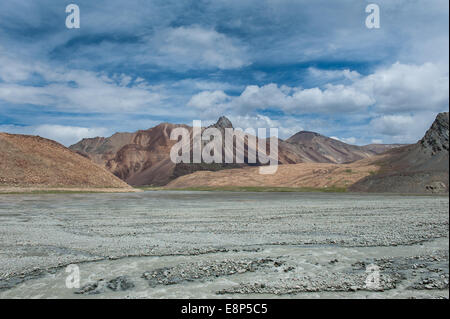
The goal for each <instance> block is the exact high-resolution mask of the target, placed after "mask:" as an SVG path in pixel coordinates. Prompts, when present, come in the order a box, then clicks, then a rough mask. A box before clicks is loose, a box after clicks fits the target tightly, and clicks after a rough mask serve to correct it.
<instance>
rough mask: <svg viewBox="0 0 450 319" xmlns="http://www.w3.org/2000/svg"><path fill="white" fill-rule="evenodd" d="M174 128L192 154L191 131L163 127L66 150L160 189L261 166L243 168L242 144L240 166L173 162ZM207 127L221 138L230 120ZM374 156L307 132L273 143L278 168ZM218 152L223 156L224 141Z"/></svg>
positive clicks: (129, 180)
mask: <svg viewBox="0 0 450 319" xmlns="http://www.w3.org/2000/svg"><path fill="white" fill-rule="evenodd" d="M180 126H182V127H185V128H187V129H188V130H189V133H190V136H191V150H192V134H193V130H192V127H189V126H186V125H174V124H168V123H163V124H160V125H158V126H156V127H154V128H151V129H148V130H143V131H138V132H136V133H116V134H114V135H113V136H111V137H109V138H103V137H97V138H90V139H83V140H82V141H80V142H79V143H77V144H75V145H72V146H71V147H70V148H71V149H72V150H74V151H77V152H79V153H80V154H82V155H84V156H86V157H88V158H91V159H92V160H93V161H94V162H96V163H97V164H99V165H102V166H104V167H105V168H106V169H108V170H109V171H110V172H112V173H113V174H114V175H116V176H118V177H119V178H121V179H122V180H124V181H126V182H127V183H129V184H131V185H138V186H140V185H165V184H167V183H168V182H169V181H171V180H173V179H175V178H177V177H180V176H184V175H187V174H191V173H193V172H196V171H220V170H223V169H234V168H242V167H245V166H248V165H250V166H259V165H261V163H260V162H259V160H258V161H257V163H254V164H248V150H247V147H248V143H247V141H246V142H245V151H244V154H243V157H244V163H243V164H240V163H234V164H216V163H214V164H206V163H199V164H194V163H179V164H174V163H172V161H171V160H170V149H171V147H172V146H173V145H174V144H175V143H176V142H175V141H171V140H170V133H171V132H172V130H173V129H174V128H176V127H180ZM210 127H215V128H218V129H219V130H220V131H221V132H222V136H224V135H223V132H224V130H225V129H226V128H233V125H232V123H231V122H230V120H228V119H227V118H226V117H224V116H222V117H221V118H220V119H219V120H218V121H217V123H215V124H214V125H211V126H210ZM204 129H206V128H203V130H204ZM237 134H240V133H237ZM205 144H206V142H203V145H205ZM266 144H267V146H266V148H267V149H268V150H270V148H269V144H270V143H269V140H266ZM381 148H382V147H381ZM233 153H234V154H236V145H233ZM376 153H378V152H375V151H373V150H364V149H363V148H361V147H359V146H353V145H348V144H345V143H342V142H340V141H337V140H334V139H331V138H327V137H325V136H322V135H319V134H316V133H311V132H300V133H298V134H296V135H294V136H293V137H291V138H290V139H289V140H287V141H283V140H280V139H279V140H278V162H279V164H296V163H316V162H320V163H343V162H351V161H355V160H358V159H362V158H367V157H369V156H373V155H375V154H376ZM222 154H225V144H224V141H223V147H222ZM191 159H192V154H191Z"/></svg>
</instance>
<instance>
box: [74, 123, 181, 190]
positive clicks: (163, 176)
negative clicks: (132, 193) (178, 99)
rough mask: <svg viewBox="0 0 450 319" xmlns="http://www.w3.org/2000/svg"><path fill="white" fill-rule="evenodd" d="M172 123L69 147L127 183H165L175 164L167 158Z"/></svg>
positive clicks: (99, 138)
mask: <svg viewBox="0 0 450 319" xmlns="http://www.w3.org/2000/svg"><path fill="white" fill-rule="evenodd" d="M176 127H186V128H188V127H187V126H185V125H175V124H169V123H162V124H160V125H158V126H156V127H153V128H151V129H148V130H141V131H137V132H135V133H116V134H114V135H113V136H111V137H108V138H103V137H97V138H90V139H83V140H82V141H80V142H78V143H77V144H75V145H72V146H71V147H70V149H72V150H74V151H77V152H79V153H81V154H83V155H85V156H87V157H89V158H91V159H92V160H93V161H94V162H96V163H98V164H99V165H102V166H104V167H105V168H106V169H108V170H109V171H110V172H112V173H113V174H114V175H116V176H117V177H119V178H120V179H122V180H124V181H126V182H127V183H129V184H130V185H152V184H153V185H162V184H166V183H167V182H168V181H169V180H170V177H171V176H172V174H173V171H174V169H175V164H174V163H172V161H171V160H170V149H171V147H172V146H173V145H174V144H175V143H176V141H171V140H170V133H171V132H172V130H173V129H174V128H176Z"/></svg>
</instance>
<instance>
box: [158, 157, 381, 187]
mask: <svg viewBox="0 0 450 319" xmlns="http://www.w3.org/2000/svg"><path fill="white" fill-rule="evenodd" d="M377 170H378V166H376V165H373V164H371V159H364V160H361V161H358V162H355V163H351V164H328V163H301V164H287V165H280V166H279V167H278V171H277V172H276V173H275V174H273V175H261V174H259V169H258V168H257V167H246V168H241V169H230V170H223V171H219V172H195V173H193V174H190V175H186V176H182V177H179V178H177V179H176V180H174V181H172V182H171V183H169V184H168V185H167V186H166V187H167V188H170V189H176V188H189V187H222V186H242V187H312V188H327V187H329V188H332V187H333V188H336V187H338V188H346V187H348V186H350V185H352V184H353V183H355V182H357V181H359V180H360V179H362V178H364V177H366V176H369V175H371V174H375V173H376V172H377Z"/></svg>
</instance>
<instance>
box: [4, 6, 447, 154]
mask: <svg viewBox="0 0 450 319" xmlns="http://www.w3.org/2000/svg"><path fill="white" fill-rule="evenodd" d="M0 1H1V10H0V131H7V132H12V133H25V134H36V135H41V136H44V137H47V138H51V139H55V140H57V141H59V142H61V143H63V144H65V145H70V144H72V143H75V142H76V141H78V140H80V139H81V138H84V137H93V136H109V135H111V134H113V133H114V132H117V131H135V130H138V129H146V128H149V127H152V126H154V125H156V124H158V123H160V122H163V121H164V122H173V123H187V124H190V123H192V120H203V121H205V122H207V123H210V122H213V121H215V120H216V119H217V118H218V117H219V116H220V115H226V116H228V117H229V118H230V119H231V120H232V122H233V123H234V124H235V126H238V127H242V128H250V127H253V128H258V127H278V128H279V131H280V136H281V137H282V138H286V137H289V136H290V135H291V134H294V133H295V132H297V131H300V130H310V131H316V132H319V133H322V134H325V135H328V136H332V137H335V138H338V139H341V140H343V141H346V142H349V143H354V144H368V143H372V142H376V143H381V142H383V143H412V142H415V141H417V140H418V139H419V138H421V137H422V135H423V134H424V132H425V130H426V129H427V128H428V127H429V125H430V124H431V123H432V121H433V120H434V117H435V116H436V114H437V113H438V112H441V111H446V110H448V100H449V93H448V86H449V75H448V74H449V72H448V69H449V64H448V53H449V52H448V46H449V42H448V40H449V35H448V27H449V25H448V23H449V8H448V1H446V0H414V1H411V0H396V1H392V0H383V1H381V0H380V1H376V2H375V3H377V4H378V5H379V7H380V10H381V11H380V18H381V27H380V29H368V28H366V26H365V19H366V16H367V13H366V12H365V8H366V6H367V4H369V3H372V2H371V1H363V0H340V1H333V0H328V1H324V0H314V1H313V0H310V1H305V0H257V1H256V0H255V1H254V0H239V1H237V0H214V1H213V0H211V1H206V0H192V1H187V0H173V1H170V0H169V1H168V0H152V1H149V0H146V1H144V0H129V1H119V0H109V1H103V0H97V1H85V0H73V1H60V0H53V1H49V0H41V1H31V0H15V1H6V0H0ZM70 3H75V4H77V5H78V6H79V7H80V11H81V28H80V29H67V28H66V26H65V20H66V16H67V14H66V13H65V8H66V6H67V5H68V4H70Z"/></svg>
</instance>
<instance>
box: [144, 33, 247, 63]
mask: <svg viewBox="0 0 450 319" xmlns="http://www.w3.org/2000/svg"><path fill="white" fill-rule="evenodd" d="M148 41H149V42H150V44H151V46H152V47H153V48H155V49H157V50H158V54H156V55H155V54H151V53H148V52H147V54H146V55H143V56H141V57H140V59H142V60H144V61H152V62H154V63H156V64H157V65H160V66H164V67H169V68H182V69H209V68H218V69H221V70H226V69H236V68H240V67H243V66H246V65H248V64H250V62H249V60H248V58H247V56H246V52H245V49H244V45H243V44H242V43H240V42H239V41H237V40H233V39H232V38H230V37H228V36H227V35H225V34H222V33H219V32H217V31H216V30H214V29H208V28H203V27H200V26H196V25H193V26H183V27H177V28H166V29H163V30H159V31H158V33H157V35H156V36H155V37H153V38H151V39H149V40H148Z"/></svg>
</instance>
